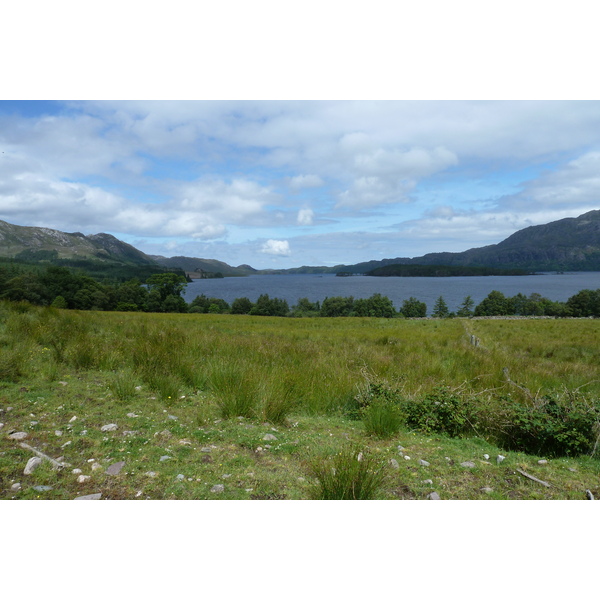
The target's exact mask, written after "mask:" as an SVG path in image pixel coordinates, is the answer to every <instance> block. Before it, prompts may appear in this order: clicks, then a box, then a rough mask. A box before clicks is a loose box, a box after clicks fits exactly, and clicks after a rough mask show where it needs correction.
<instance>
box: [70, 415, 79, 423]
mask: <svg viewBox="0 0 600 600" xmlns="http://www.w3.org/2000/svg"><path fill="white" fill-rule="evenodd" d="M73 421H77V417H76V416H72V417H71V418H70V419H69V423H73Z"/></svg>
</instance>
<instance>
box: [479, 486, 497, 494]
mask: <svg viewBox="0 0 600 600" xmlns="http://www.w3.org/2000/svg"><path fill="white" fill-rule="evenodd" d="M481 491H482V492H485V493H486V494H491V493H492V492H493V491H494V488H491V487H482V488H481Z"/></svg>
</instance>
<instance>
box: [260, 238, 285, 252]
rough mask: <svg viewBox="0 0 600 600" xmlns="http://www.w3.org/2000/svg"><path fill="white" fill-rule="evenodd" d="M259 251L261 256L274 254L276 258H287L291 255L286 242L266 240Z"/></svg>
mask: <svg viewBox="0 0 600 600" xmlns="http://www.w3.org/2000/svg"><path fill="white" fill-rule="evenodd" d="M260 251H261V252H262V253H263V254H274V255H276V256H289V255H290V254H291V250H290V244H289V242H288V241H287V240H267V241H266V242H265V243H264V244H263V245H262V246H261V249H260Z"/></svg>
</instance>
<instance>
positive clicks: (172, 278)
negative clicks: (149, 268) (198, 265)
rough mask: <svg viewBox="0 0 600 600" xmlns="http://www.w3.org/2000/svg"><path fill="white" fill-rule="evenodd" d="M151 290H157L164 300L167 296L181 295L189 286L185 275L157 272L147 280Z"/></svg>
mask: <svg viewBox="0 0 600 600" xmlns="http://www.w3.org/2000/svg"><path fill="white" fill-rule="evenodd" d="M146 283H147V284H148V288H149V290H150V292H153V291H154V290H156V291H157V292H158V295H159V297H160V299H161V300H162V301H164V300H166V298H167V296H176V297H177V296H181V294H182V292H184V291H185V288H186V287H187V281H186V279H185V277H184V276H183V275H178V274H177V273H156V274H155V275H152V276H151V277H148V279H147V280H146Z"/></svg>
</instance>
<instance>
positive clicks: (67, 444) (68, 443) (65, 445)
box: [61, 440, 71, 448]
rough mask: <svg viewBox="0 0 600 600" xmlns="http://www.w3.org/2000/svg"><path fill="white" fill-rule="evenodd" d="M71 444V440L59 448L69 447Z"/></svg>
mask: <svg viewBox="0 0 600 600" xmlns="http://www.w3.org/2000/svg"><path fill="white" fill-rule="evenodd" d="M70 444H71V440H69V441H68V442H65V443H64V444H63V445H62V446H61V448H66V447H67V446H69V445H70Z"/></svg>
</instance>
